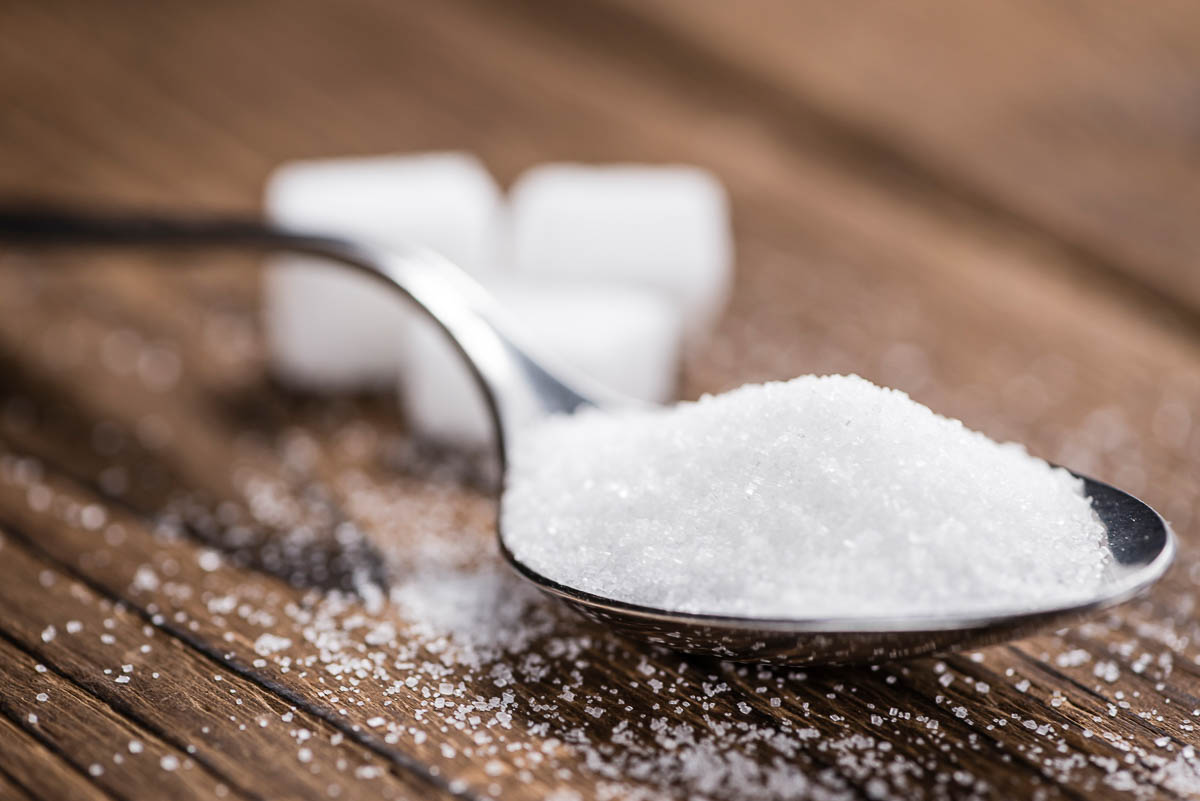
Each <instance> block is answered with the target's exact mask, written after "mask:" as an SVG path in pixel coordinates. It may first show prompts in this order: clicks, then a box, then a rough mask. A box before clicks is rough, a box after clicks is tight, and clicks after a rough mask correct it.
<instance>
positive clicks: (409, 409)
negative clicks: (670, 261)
mask: <svg viewBox="0 0 1200 801" xmlns="http://www.w3.org/2000/svg"><path fill="white" fill-rule="evenodd" d="M493 291H494V294H495V295H496V298H497V300H498V301H499V303H500V305H501V306H502V307H503V309H504V310H505V311H506V312H508V315H509V316H510V317H511V318H512V319H513V321H514V322H516V323H518V324H519V325H520V326H521V329H520V332H521V333H522V334H524V335H525V337H526V339H527V340H528V341H529V342H530V344H531V345H533V346H534V347H536V348H538V350H539V352H541V353H544V354H545V355H547V356H548V357H550V358H552V359H554V360H555V361H556V362H557V363H558V364H562V365H564V366H566V367H568V368H571V369H573V370H575V371H577V372H578V373H579V374H581V375H583V376H585V377H587V378H589V379H592V380H594V381H597V382H599V383H601V384H603V385H605V386H607V387H609V388H611V389H613V390H616V391H617V392H619V393H622V394H625V395H628V396H630V397H632V398H637V399H640V400H644V401H651V402H659V403H661V402H666V401H669V400H671V399H673V397H674V394H675V384H676V378H677V372H678V369H679V351H680V339H681V320H680V315H679V312H678V311H677V310H676V309H675V308H674V306H673V305H672V304H671V303H669V302H667V301H666V300H664V299H663V298H662V297H661V296H659V295H658V294H656V293H653V292H649V291H646V290H642V289H638V288H635V287H621V286H594V285H583V284H578V283H567V284H548V285H547V284H539V285H530V284H528V283H526V282H522V283H520V284H515V285H514V284H510V285H507V286H498V287H493ZM407 341H408V344H409V346H410V351H409V359H408V360H407V362H406V365H405V370H404V375H403V377H402V378H401V381H400V395H401V402H402V404H403V406H404V410H405V414H406V416H407V418H408V421H409V424H410V426H411V427H412V429H413V431H414V432H415V433H416V434H417V435H418V436H420V437H421V438H423V439H426V440H431V441H436V442H441V443H443V444H449V445H453V446H455V447H459V448H465V449H482V448H484V447H486V446H488V445H489V444H490V443H491V442H492V422H491V417H490V416H489V414H488V411H487V406H486V405H485V403H484V400H483V396H482V394H481V393H480V391H479V389H478V388H477V387H476V385H475V382H474V380H473V378H472V377H471V374H470V372H469V371H468V369H467V367H466V365H465V363H464V362H463V359H462V357H461V356H460V355H459V354H458V353H457V351H455V349H454V347H453V346H452V345H451V344H450V343H449V341H448V340H447V339H446V338H445V336H444V335H442V334H441V333H440V332H438V331H431V330H429V329H428V327H422V328H421V329H420V330H419V331H416V332H414V333H413V334H412V335H411V336H410V337H409V338H408V340H407Z"/></svg>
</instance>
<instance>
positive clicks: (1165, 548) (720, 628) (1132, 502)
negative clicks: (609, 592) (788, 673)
mask: <svg viewBox="0 0 1200 801" xmlns="http://www.w3.org/2000/svg"><path fill="white" fill-rule="evenodd" d="M1079 478H1082V479H1083V482H1084V492H1085V494H1086V495H1087V496H1088V498H1089V499H1090V500H1091V503H1092V508H1093V509H1095V511H1096V514H1097V516H1099V518H1100V520H1101V522H1102V523H1103V524H1104V526H1105V528H1106V529H1107V533H1108V547H1109V551H1110V552H1111V554H1112V560H1113V566H1112V568H1111V569H1110V571H1109V574H1108V575H1107V576H1106V578H1105V580H1104V582H1103V583H1102V585H1101V586H1100V587H1099V588H1098V589H1097V591H1096V593H1095V594H1094V595H1093V596H1092V597H1090V598H1086V599H1083V600H1078V601H1074V602H1069V603H1064V604H1061V605H1058V606H1049V607H1045V608H1029V609H999V610H996V611H988V612H982V613H971V614H963V615H954V614H947V615H937V616H910V617H845V618H807V619H806V618H794V619H783V618H774V619H765V618H746V617H732V616H727V615H705V614H693V613H687V612H672V611H668V610H663V609H655V608H652V607H647V606H639V605H637V604H631V603H625V602H623V601H618V600H613V599H610V598H603V597H600V596H598V595H593V594H591V593H588V592H584V591H582V590H577V589H574V588H572V587H568V586H565V585H563V584H560V583H559V582H556V581H554V580H553V579H551V578H548V577H547V576H544V575H542V574H541V573H538V572H537V571H535V570H533V569H531V568H530V567H528V566H527V565H525V564H523V563H521V562H520V561H519V560H517V559H516V557H514V556H513V553H512V551H511V550H509V549H508V547H507V546H505V544H504V537H503V532H501V536H500V551H501V553H502V554H503V556H504V558H505V559H506V560H507V561H508V563H509V564H510V565H511V566H512V567H513V569H514V570H516V572H517V573H519V574H520V575H522V576H524V577H525V578H526V579H528V580H529V581H531V582H533V583H534V584H536V585H537V586H538V588H539V589H540V590H541V591H542V592H544V593H546V594H548V595H551V596H553V597H555V598H558V599H560V600H562V601H563V602H565V603H566V604H567V605H568V606H570V607H572V608H573V609H575V610H576V611H578V612H580V613H581V614H583V615H584V616H586V617H588V618H591V619H592V620H596V621H598V622H600V623H603V624H605V625H607V626H610V627H611V628H613V629H615V630H616V631H619V632H621V633H622V634H624V635H626V636H628V637H631V638H634V639H638V640H645V641H646V642H650V643H654V644H657V645H663V646H666V647H668V648H672V649H674V650H678V651H685V652H687V653H693V654H702V655H705V656H714V657H718V658H721V659H729V660H733V661H739V662H758V663H767V664H776V665H795V666H805V665H810V666H815V665H843V664H866V663H872V662H887V661H892V660H896V659H907V658H910V657H916V656H922V655H926V654H933V653H944V652H948V651H955V650H961V649H964V648H976V647H981V646H985V645H991V644H993V643H997V642H1003V641H1006V640H1011V639H1016V638H1018V637H1021V636H1024V635H1026V634H1031V633H1033V632H1037V631H1044V630H1047V629H1054V628H1059V627H1062V626H1065V625H1067V624H1069V623H1071V622H1073V621H1075V620H1078V619H1080V618H1082V617H1086V616H1088V615H1090V614H1093V613H1095V612H1097V611H1099V610H1101V609H1104V608H1106V607H1109V606H1113V605H1115V604H1119V603H1121V602H1122V601H1125V600H1128V599H1129V598H1131V597H1133V596H1134V595H1136V594H1137V593H1138V592H1140V591H1141V590H1143V589H1145V588H1146V587H1148V586H1150V585H1151V584H1153V583H1154V582H1155V581H1156V580H1157V579H1158V578H1159V577H1161V576H1162V574H1163V573H1164V572H1165V571H1166V570H1167V568H1168V567H1169V566H1170V564H1171V560H1172V559H1173V558H1174V555H1175V537H1174V535H1173V534H1172V532H1171V529H1170V527H1168V526H1167V524H1166V523H1165V522H1164V521H1163V519H1162V518H1161V517H1160V516H1159V515H1158V513H1156V512H1155V511H1154V510H1153V509H1151V508H1150V507H1149V506H1147V505H1146V504H1145V503H1143V502H1142V501H1140V500H1138V499H1137V498H1135V497H1133V496H1132V495H1129V494H1128V493H1125V492H1122V491H1121V490H1119V489H1116V488H1115V487H1112V486H1110V485H1108V484H1105V483H1103V482H1101V481H1096V480H1095V479H1091V478H1088V477H1086V476H1079Z"/></svg>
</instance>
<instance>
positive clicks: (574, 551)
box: [502, 376, 1110, 618]
mask: <svg viewBox="0 0 1200 801" xmlns="http://www.w3.org/2000/svg"><path fill="white" fill-rule="evenodd" d="M502 529H503V533H504V541H505V543H506V545H507V546H508V547H509V549H511V551H512V552H513V554H514V555H515V556H516V558H517V559H518V560H519V561H520V562H522V563H524V564H526V565H528V566H529V567H531V568H533V569H534V570H536V571H537V572H539V573H541V574H543V575H544V576H547V577H548V578H551V579H554V580H555V581H558V582H560V583H562V584H565V585H567V586H569V587H573V588H576V589H579V590H584V591H587V592H591V593H594V594H596V595H601V596H605V597H608V598H613V599H618V600H622V601H626V602H631V603H635V604H642V605H646V606H652V607H657V608H663V609H671V610H675V611H682V612H695V613H709V614H722V615H738V616H749V617H761V618H770V617H786V618H809V617H830V616H837V617H846V616H854V617H865V616H887V617H893V616H905V615H953V614H957V613H963V612H983V611H986V610H1002V609H1021V608H1033V607H1039V606H1044V605H1046V604H1049V603H1059V602H1066V601H1070V600H1072V599H1080V598H1082V597H1084V596H1087V595H1088V594H1089V593H1090V592H1091V591H1092V590H1093V589H1094V588H1096V586H1097V585H1098V583H1099V582H1101V581H1102V580H1103V577H1104V574H1105V571H1106V570H1107V569H1108V565H1109V562H1110V556H1109V551H1108V548H1107V547H1106V535H1105V529H1104V526H1103V524H1102V523H1101V522H1100V521H1099V519H1098V518H1097V517H1096V514H1095V512H1094V511H1093V510H1092V508H1091V505H1090V503H1089V501H1088V499H1087V498H1086V497H1085V496H1084V494H1083V485H1082V482H1081V481H1080V480H1079V479H1076V478H1075V477H1073V476H1072V475H1071V474H1070V473H1068V472H1067V471H1065V470H1062V469H1060V468H1054V467H1051V466H1050V465H1049V464H1047V463H1046V462H1044V461H1042V460H1041V459H1037V458H1035V457H1033V456H1030V455H1029V454H1028V453H1027V452H1026V451H1025V449H1024V448H1023V447H1022V446H1020V445H1017V444H1014V443H1008V444H999V443H996V442H994V441H993V440H991V439H988V438H987V437H986V436H984V435H983V434H980V433H978V432H975V431H971V430H970V429H968V428H966V427H965V426H963V424H962V423H960V422H959V421H957V420H950V419H947V418H945V417H941V416H939V415H936V414H934V413H933V412H931V411H930V410H929V409H928V408H926V407H925V406H922V405H921V404H919V403H916V402H915V401H913V400H912V399H910V398H909V397H908V396H907V395H906V394H904V393H903V392H900V391H897V390H890V389H883V388H881V387H877V386H875V385H874V384H872V383H870V382H869V381H866V380H864V379H861V378H858V377H857V376H823V377H816V376H804V377H801V378H797V379H794V380H792V381H788V382H780V383H771V384H763V385H748V386H745V387H742V388H741V389H738V390H735V391H733V392H729V393H727V394H724V395H720V396H715V397H705V398H703V399H701V400H700V401H699V402H697V403H685V404H680V405H678V406H676V407H674V408H669V409H661V410H657V409H656V410H637V411H625V412H620V413H611V412H599V411H594V410H591V411H586V412H582V413H580V414H577V415H575V416H573V417H560V418H554V419H551V420H549V421H547V422H545V423H542V424H539V425H538V426H536V427H534V428H533V429H531V430H529V431H527V432H524V436H523V437H520V438H518V440H517V442H516V444H515V448H514V452H513V453H512V455H511V464H510V466H509V475H508V486H507V489H506V491H505V495H504V503H503V511H502Z"/></svg>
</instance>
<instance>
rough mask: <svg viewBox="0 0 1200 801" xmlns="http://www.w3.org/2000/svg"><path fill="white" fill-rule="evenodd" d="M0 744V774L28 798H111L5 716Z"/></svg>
mask: <svg viewBox="0 0 1200 801" xmlns="http://www.w3.org/2000/svg"><path fill="white" fill-rule="evenodd" d="M0 745H3V747H2V748H0V774H2V776H3V778H4V779H6V780H7V781H8V782H9V783H10V784H15V785H16V786H17V787H18V788H20V791H21V792H24V793H25V794H27V795H30V796H33V797H35V798H78V799H80V800H81V801H99V800H100V799H108V798H111V797H112V796H110V795H107V794H106V793H104V792H102V791H101V790H100V789H99V788H98V787H96V785H94V784H92V783H91V782H89V781H88V780H87V778H86V777H85V776H82V775H80V774H79V773H78V772H76V771H75V770H73V769H72V768H71V766H70V765H68V764H67V763H66V762H64V761H62V760H61V759H59V757H58V755H57V754H55V753H54V752H53V751H51V750H50V749H48V748H46V747H45V746H44V745H42V744H41V743H39V742H38V741H37V740H34V739H33V738H31V737H30V736H29V735H27V734H26V733H25V732H24V731H22V730H21V728H20V727H19V726H17V725H16V724H15V723H13V722H12V721H11V720H9V719H8V718H6V717H0ZM2 786H3V785H0V787H2ZM18 797H19V796H18Z"/></svg>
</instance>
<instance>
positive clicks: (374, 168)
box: [264, 153, 501, 390]
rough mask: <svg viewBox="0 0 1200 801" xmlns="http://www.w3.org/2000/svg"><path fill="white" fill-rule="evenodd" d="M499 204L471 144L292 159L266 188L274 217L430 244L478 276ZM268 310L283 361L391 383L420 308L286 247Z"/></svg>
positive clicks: (321, 385)
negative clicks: (448, 149)
mask: <svg viewBox="0 0 1200 801" xmlns="http://www.w3.org/2000/svg"><path fill="white" fill-rule="evenodd" d="M500 209H501V206H500V193H499V190H498V188H497V187H496V184H495V181H494V180H493V179H492V177H491V175H490V174H489V173H488V171H487V169H486V168H485V167H484V166H483V165H482V164H481V163H480V162H479V161H478V160H477V159H476V158H474V157H473V156H470V155H468V154H463V153H429V154H420V155H396V156H378V157H369V158H340V159H327V160H321V161H300V162H293V163H291V164H287V165H284V166H283V167H281V168H279V169H278V170H277V171H276V172H275V173H274V174H273V175H272V176H271V179H270V181H269V182H268V185H267V190H266V212H267V216H268V217H269V218H270V219H272V220H273V221H275V222H278V223H282V224H284V225H287V226H290V227H295V228H301V229H305V230H312V231H315V232H318V233H329V234H336V235H341V236H347V237H350V238H354V239H357V240H361V241H363V242H368V243H373V244H377V245H381V246H384V247H387V246H402V245H423V246H425V247H428V248H430V249H432V250H435V251H437V252H438V253H441V254H442V255H443V256H445V257H447V258H448V259H450V260H451V261H452V262H454V263H455V264H457V265H458V266H459V267H462V268H463V269H465V270H467V271H468V272H470V273H473V274H475V275H482V274H485V273H488V272H491V271H493V270H495V268H496V264H495V259H496V255H497V253H498V245H497V241H496V237H497V231H498V227H499V225H498V223H499V220H500ZM264 314H265V327H266V334H267V339H268V342H269V345H270V351H271V358H272V362H273V365H274V367H275V369H276V371H277V372H278V373H280V374H281V375H282V376H283V377H284V378H285V379H288V380H290V381H292V382H294V383H297V384H300V385H302V386H306V387H309V388H316V389H329V390H338V389H357V388H364V387H376V386H391V385H392V384H393V383H394V382H395V380H396V376H397V374H398V364H399V362H400V361H401V359H402V357H403V346H402V337H403V336H404V335H405V329H406V328H407V327H408V325H407V323H408V322H409V321H411V320H413V319H414V317H415V315H416V314H417V312H416V311H415V310H413V309H412V308H410V307H409V305H408V304H407V302H406V301H405V300H404V299H403V298H401V297H400V296H399V295H398V294H397V293H395V292H392V291H390V290H388V289H387V288H385V287H383V286H382V285H380V284H378V283H377V282H375V281H373V280H371V279H369V278H366V277H364V276H362V275H360V274H358V273H356V272H354V271H353V270H350V269H348V268H345V267H342V266H338V265H333V264H330V263H327V262H324V261H321V260H319V259H314V258H310V257H303V256H295V255H290V254H286V255H282V256H279V257H278V258H275V259H273V260H272V262H271V264H270V265H269V267H268V270H267V277H266V285H265V310H264Z"/></svg>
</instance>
